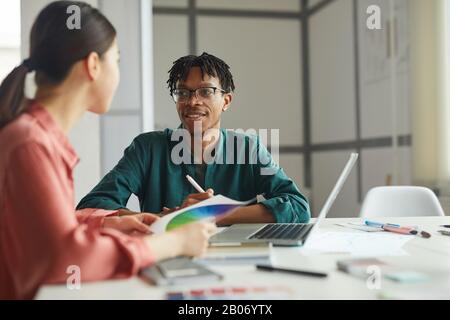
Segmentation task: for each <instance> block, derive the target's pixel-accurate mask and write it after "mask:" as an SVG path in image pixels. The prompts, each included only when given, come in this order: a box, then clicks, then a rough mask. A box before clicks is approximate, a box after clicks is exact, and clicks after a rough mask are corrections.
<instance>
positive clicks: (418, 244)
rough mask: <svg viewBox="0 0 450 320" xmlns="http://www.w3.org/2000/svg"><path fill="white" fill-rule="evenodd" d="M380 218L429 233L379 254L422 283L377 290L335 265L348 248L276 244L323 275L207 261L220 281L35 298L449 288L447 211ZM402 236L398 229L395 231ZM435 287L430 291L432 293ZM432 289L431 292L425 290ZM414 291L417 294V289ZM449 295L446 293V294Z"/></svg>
mask: <svg viewBox="0 0 450 320" xmlns="http://www.w3.org/2000/svg"><path fill="white" fill-rule="evenodd" d="M378 220H381V221H383V222H391V223H399V224H403V225H418V226H420V227H422V228H423V229H424V230H426V231H428V232H430V233H431V234H432V237H431V238H430V239H424V238H420V237H414V239H413V240H411V241H409V242H408V243H407V244H406V245H405V246H404V248H403V249H404V250H405V251H406V252H407V253H408V255H404V256H391V257H378V258H380V259H381V260H383V261H385V262H387V263H389V264H394V265H396V266H401V267H406V268H409V269H414V270H416V271H419V272H425V273H427V274H428V275H430V280H429V281H426V282H423V283H414V284H405V283H395V282H393V281H390V280H385V279H382V280H381V281H382V282H381V290H376V289H369V288H368V286H367V284H366V281H365V280H364V279H359V278H357V277H354V276H351V275H348V274H346V273H343V272H340V271H338V270H337V267H336V261H337V260H340V259H350V258H353V257H352V256H350V255H348V254H321V255H301V254H300V253H299V249H298V248H292V247H291V248H281V247H276V248H274V250H273V256H272V260H273V262H275V263H277V264H279V265H283V266H289V267H292V268H300V269H311V270H323V271H326V272H328V273H329V275H328V277H327V278H312V277H308V276H299V275H292V274H286V273H278V272H274V273H270V272H265V271H256V269H255V267H254V266H253V265H248V266H247V265H239V266H220V267H215V266H214V267H212V268H213V269H215V270H217V271H218V272H220V273H222V274H223V275H224V276H225V279H224V280H223V281H222V282H220V283H214V284H204V283H203V284H201V285H198V286H190V287H189V288H188V287H179V286H178V287H155V286H152V285H150V284H148V283H146V282H144V281H142V280H141V279H139V278H138V277H133V278H130V279H126V280H112V281H102V282H95V283H82V286H81V289H80V290H69V289H67V288H66V286H65V285H56V286H54V285H51V286H44V287H42V288H41V290H40V291H39V293H38V296H37V299H164V298H165V293H166V292H167V291H177V290H185V289H195V288H205V287H214V286H243V285H245V286H253V285H254V286H266V285H281V286H286V287H288V288H290V289H291V290H292V292H293V294H292V296H291V298H292V299H377V298H380V296H381V294H382V293H386V292H388V293H392V292H396V293H398V292H399V291H401V292H407V293H410V294H412V298H431V297H434V296H433V295H434V294H436V292H435V291H436V290H447V292H449V293H450V237H449V236H443V235H441V234H439V233H437V230H439V229H443V228H440V227H439V225H442V224H450V217H423V218H392V219H391V218H385V219H378ZM351 221H353V222H360V221H361V219H356V218H355V219H353V218H352V219H326V221H325V222H324V223H323V225H322V226H321V228H320V231H321V232H323V231H330V230H332V231H343V232H362V231H356V230H351V229H346V228H343V227H340V226H336V225H335V224H336V223H340V222H351ZM398 236H403V235H398ZM433 290H434V293H433ZM431 293H432V295H431V296H430V294H431ZM417 294H418V295H417ZM448 299H450V294H449V295H448Z"/></svg>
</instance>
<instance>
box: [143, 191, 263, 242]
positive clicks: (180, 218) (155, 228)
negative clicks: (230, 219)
mask: <svg viewBox="0 0 450 320" xmlns="http://www.w3.org/2000/svg"><path fill="white" fill-rule="evenodd" d="M255 202H256V198H255V199H251V200H249V201H244V202H242V201H236V200H232V199H230V198H227V197H224V196H222V195H216V196H214V197H212V198H210V199H208V200H205V201H202V202H199V203H197V204H195V205H192V206H190V207H187V208H184V209H181V210H178V211H175V212H173V213H171V214H168V215H166V216H164V217H162V218H161V219H159V220H158V221H157V222H155V223H153V224H152V225H151V226H150V230H151V231H152V232H153V233H155V234H158V233H163V232H165V231H169V230H172V229H175V228H178V227H180V226H182V225H185V224H187V223H192V222H196V221H200V220H213V221H215V220H216V219H217V218H220V217H223V216H224V215H226V214H229V213H230V212H232V211H233V210H234V209H236V208H239V207H241V206H246V205H249V204H251V203H255Z"/></svg>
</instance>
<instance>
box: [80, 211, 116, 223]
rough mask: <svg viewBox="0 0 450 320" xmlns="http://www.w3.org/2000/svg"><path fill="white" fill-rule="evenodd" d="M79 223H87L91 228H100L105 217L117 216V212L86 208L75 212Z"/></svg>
mask: <svg viewBox="0 0 450 320" xmlns="http://www.w3.org/2000/svg"><path fill="white" fill-rule="evenodd" d="M75 214H76V217H77V220H78V222H79V223H87V224H89V225H92V226H96V227H101V226H102V225H103V221H104V220H105V217H113V216H118V215H119V213H118V211H111V210H103V209H95V208H86V209H81V210H77V211H75Z"/></svg>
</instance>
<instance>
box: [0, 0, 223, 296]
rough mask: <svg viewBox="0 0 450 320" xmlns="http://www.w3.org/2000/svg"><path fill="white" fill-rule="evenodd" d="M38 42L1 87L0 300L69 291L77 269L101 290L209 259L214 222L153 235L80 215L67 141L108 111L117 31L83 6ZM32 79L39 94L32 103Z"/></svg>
mask: <svg viewBox="0 0 450 320" xmlns="http://www.w3.org/2000/svg"><path fill="white" fill-rule="evenodd" d="M71 5H76V6H78V7H79V8H80V12H81V20H80V21H81V28H80V29H71V28H69V24H68V23H67V19H68V18H69V14H67V11H68V10H67V8H68V7H69V6H71ZM30 40H31V41H30V58H29V59H27V60H25V61H24V62H23V63H22V64H21V65H20V66H18V67H17V68H15V69H14V70H13V71H12V72H11V73H10V74H9V75H8V77H7V78H6V79H5V80H4V81H3V83H2V84H1V86H0V149H1V152H0V299H30V298H33V297H34V296H35V294H36V292H37V290H38V288H39V286H40V285H42V284H44V283H65V282H66V280H67V278H68V276H69V275H68V274H67V271H68V268H69V267H70V266H73V265H75V266H78V267H79V268H80V270H81V280H82V281H95V280H103V279H110V278H119V277H129V276H131V275H134V274H136V273H137V272H138V270H139V269H141V268H143V267H146V266H148V265H150V264H152V263H153V262H155V261H158V260H161V259H165V258H169V257H174V256H177V255H187V256H196V255H201V254H203V253H204V251H205V250H206V247H207V242H208V238H209V236H210V235H211V233H212V232H214V228H215V226H214V225H213V224H211V223H197V224H190V225H187V226H185V227H181V228H179V229H177V230H175V231H172V232H167V233H165V234H162V235H153V236H149V235H146V233H148V225H149V224H151V223H152V222H153V221H154V220H155V219H157V217H156V216H154V215H151V214H139V215H123V216H122V215H121V212H112V211H104V210H92V209H88V210H82V211H75V210H74V189H73V169H74V167H75V166H76V164H77V163H78V158H77V155H76V153H75V151H74V149H73V148H72V146H71V145H70V143H69V141H68V139H67V133H68V132H69V130H70V129H71V128H72V127H73V126H74V125H75V123H76V122H77V121H78V120H79V119H80V117H81V116H82V115H83V114H84V113H85V112H86V111H90V112H94V113H97V114H102V113H105V112H106V111H107V110H108V108H109V106H110V103H111V100H112V98H113V95H114V92H115V90H116V88H117V86H118V83H119V68H118V60H119V51H118V45H117V41H116V31H115V29H114V27H113V26H112V25H111V23H110V22H109V21H108V20H107V19H106V18H105V17H104V16H103V15H102V14H101V13H100V12H99V11H97V10H96V9H94V8H92V7H91V6H89V5H87V4H85V3H82V2H73V1H57V2H54V3H51V4H50V5H48V6H47V7H46V8H44V9H43V10H42V11H41V13H40V14H39V16H38V18H37V19H36V21H35V23H34V25H33V28H32V31H31V37H30ZM31 71H35V72H36V74H35V81H36V84H37V88H38V89H37V93H36V96H35V99H34V100H32V101H28V100H27V99H25V97H24V83H25V77H26V75H27V74H28V73H29V72H31ZM87 143H88V142H87Z"/></svg>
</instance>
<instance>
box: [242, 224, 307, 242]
mask: <svg viewBox="0 0 450 320" xmlns="http://www.w3.org/2000/svg"><path fill="white" fill-rule="evenodd" d="M311 227H312V225H311V224H298V223H271V224H268V225H266V226H264V227H263V228H262V229H261V230H259V231H258V232H256V233H255V234H253V235H252V236H251V237H250V239H288V240H289V239H299V238H302V236H303V235H304V234H305V233H306V232H308V230H309V229H310V228H311Z"/></svg>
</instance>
